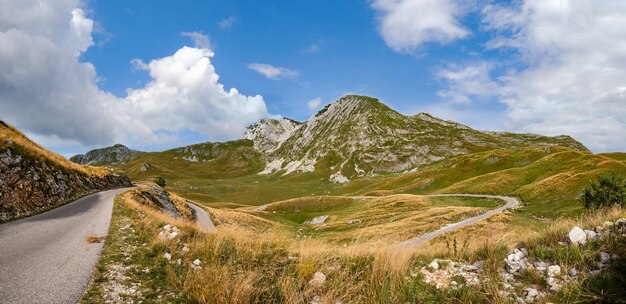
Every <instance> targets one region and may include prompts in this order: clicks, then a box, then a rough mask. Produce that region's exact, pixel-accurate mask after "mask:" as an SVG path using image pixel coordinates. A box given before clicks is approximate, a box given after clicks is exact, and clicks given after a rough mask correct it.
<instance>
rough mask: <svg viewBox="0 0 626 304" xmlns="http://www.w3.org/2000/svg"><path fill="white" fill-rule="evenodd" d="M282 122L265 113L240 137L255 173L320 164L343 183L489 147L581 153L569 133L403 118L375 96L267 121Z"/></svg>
mask: <svg viewBox="0 0 626 304" xmlns="http://www.w3.org/2000/svg"><path fill="white" fill-rule="evenodd" d="M283 124H285V122H284V120H283V121H276V120H274V121H272V120H268V119H266V120H264V121H262V122H260V123H257V124H255V125H253V126H251V127H250V128H249V129H248V130H247V131H246V135H245V137H246V138H249V139H251V140H253V142H254V147H255V148H256V149H257V150H259V151H260V152H262V153H265V154H266V155H265V159H266V161H267V165H266V167H265V169H264V170H263V171H262V172H261V174H271V173H275V172H280V173H281V174H289V173H292V172H312V171H319V170H324V171H326V172H328V173H329V176H330V179H331V180H333V181H335V182H346V181H348V180H350V179H352V178H356V177H363V176H372V175H378V174H384V173H395V172H405V171H410V170H415V169H416V168H417V167H419V166H422V165H425V164H429V163H432V162H435V161H439V160H442V159H445V158H448V157H451V156H455V155H461V154H467V153H475V152H480V151H487V150H491V149H496V148H519V147H528V146H565V147H571V148H574V149H577V150H580V151H588V150H587V148H586V147H585V146H584V145H582V144H581V143H579V142H578V141H576V140H574V139H572V138H571V137H569V136H556V137H547V136H541V135H534V134H514V133H499V132H482V131H477V130H473V129H471V128H469V127H467V126H464V125H462V124H459V123H456V122H452V121H445V120H442V119H439V118H436V117H434V116H432V115H430V114H426V113H420V114H417V115H414V116H406V115H403V114H400V113H398V112H396V111H394V110H392V109H391V108H389V107H388V106H386V105H384V104H383V103H381V102H380V101H378V100H377V99H374V98H370V97H366V96H357V95H348V96H345V97H342V98H341V99H339V100H337V101H336V102H334V103H332V104H329V105H327V106H326V107H324V108H323V109H322V110H321V111H319V112H318V113H317V114H315V115H314V116H313V117H311V119H309V120H308V121H306V122H305V123H303V124H297V125H289V127H287V128H280V127H276V128H274V129H272V128H270V127H268V126H278V125H280V126H282V125H283ZM267 130H273V131H269V132H268V131H267ZM249 134H254V136H250V135H249ZM281 139H283V140H281ZM268 142H270V143H271V145H268V144H267V143H268ZM267 147H270V148H267Z"/></svg>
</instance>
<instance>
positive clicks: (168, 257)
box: [163, 252, 172, 261]
mask: <svg viewBox="0 0 626 304" xmlns="http://www.w3.org/2000/svg"><path fill="white" fill-rule="evenodd" d="M163 257H164V258H165V259H166V260H168V261H169V260H171V259H172V255H171V254H170V253H169V252H166V253H165V254H164V255H163Z"/></svg>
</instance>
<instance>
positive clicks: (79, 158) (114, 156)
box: [70, 144, 142, 166]
mask: <svg viewBox="0 0 626 304" xmlns="http://www.w3.org/2000/svg"><path fill="white" fill-rule="evenodd" d="M141 153H142V152H140V151H136V150H131V149H129V148H128V147H126V146H124V145H121V144H116V145H113V146H111V147H106V148H102V149H96V150H91V151H89V152H87V153H85V154H78V155H74V156H72V157H70V160H71V161H73V162H75V163H77V164H83V165H98V166H102V165H119V164H122V163H125V162H127V161H129V160H131V159H133V158H135V157H136V156H138V155H140V154H141Z"/></svg>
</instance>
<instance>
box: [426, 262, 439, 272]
mask: <svg viewBox="0 0 626 304" xmlns="http://www.w3.org/2000/svg"><path fill="white" fill-rule="evenodd" d="M428 267H430V268H432V269H433V270H437V269H439V263H437V260H433V261H432V262H430V264H428Z"/></svg>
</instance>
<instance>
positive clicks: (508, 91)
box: [440, 0, 626, 151]
mask: <svg viewBox="0 0 626 304" xmlns="http://www.w3.org/2000/svg"><path fill="white" fill-rule="evenodd" d="M483 15H484V17H483V23H484V24H483V28H484V30H486V31H489V32H491V33H492V34H493V36H494V38H493V39H492V40H490V41H489V42H488V43H487V47H488V48H496V49H502V50H503V51H505V52H506V51H507V50H513V51H514V54H513V57H514V58H522V61H521V62H519V61H516V62H514V63H513V64H510V65H508V66H505V67H504V69H505V71H504V72H502V73H500V74H499V75H497V76H495V77H494V75H490V73H492V72H493V71H492V69H490V68H486V67H489V65H484V64H481V63H470V64H466V65H465V66H464V67H462V68H459V69H456V70H455V69H449V70H448V71H447V73H448V74H446V73H440V74H441V75H444V77H445V75H447V76H454V75H455V74H454V73H455V72H462V71H474V72H475V73H460V74H459V75H463V76H462V77H456V78H455V77H447V78H446V81H448V89H446V90H444V92H446V93H445V94H448V95H449V96H465V97H471V96H475V97H476V96H478V97H480V96H491V97H493V98H495V99H496V100H498V101H499V102H501V103H502V104H504V105H505V106H506V117H507V128H508V129H511V130H518V131H527V132H534V133H542V134H550V135H557V134H569V135H572V136H574V137H575V138H577V139H579V140H581V141H582V142H583V143H585V144H586V145H587V146H589V147H590V148H592V149H593V150H595V151H607V150H625V149H626V80H625V79H626V42H625V41H626V2H624V1H620V0H607V1H601V2H597V1H561V0H558V1H557V0H552V1H546V0H526V1H522V2H514V4H512V5H490V6H486V7H485V8H484V9H483ZM520 66H521V68H520ZM492 74H493V73H492Z"/></svg>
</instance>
